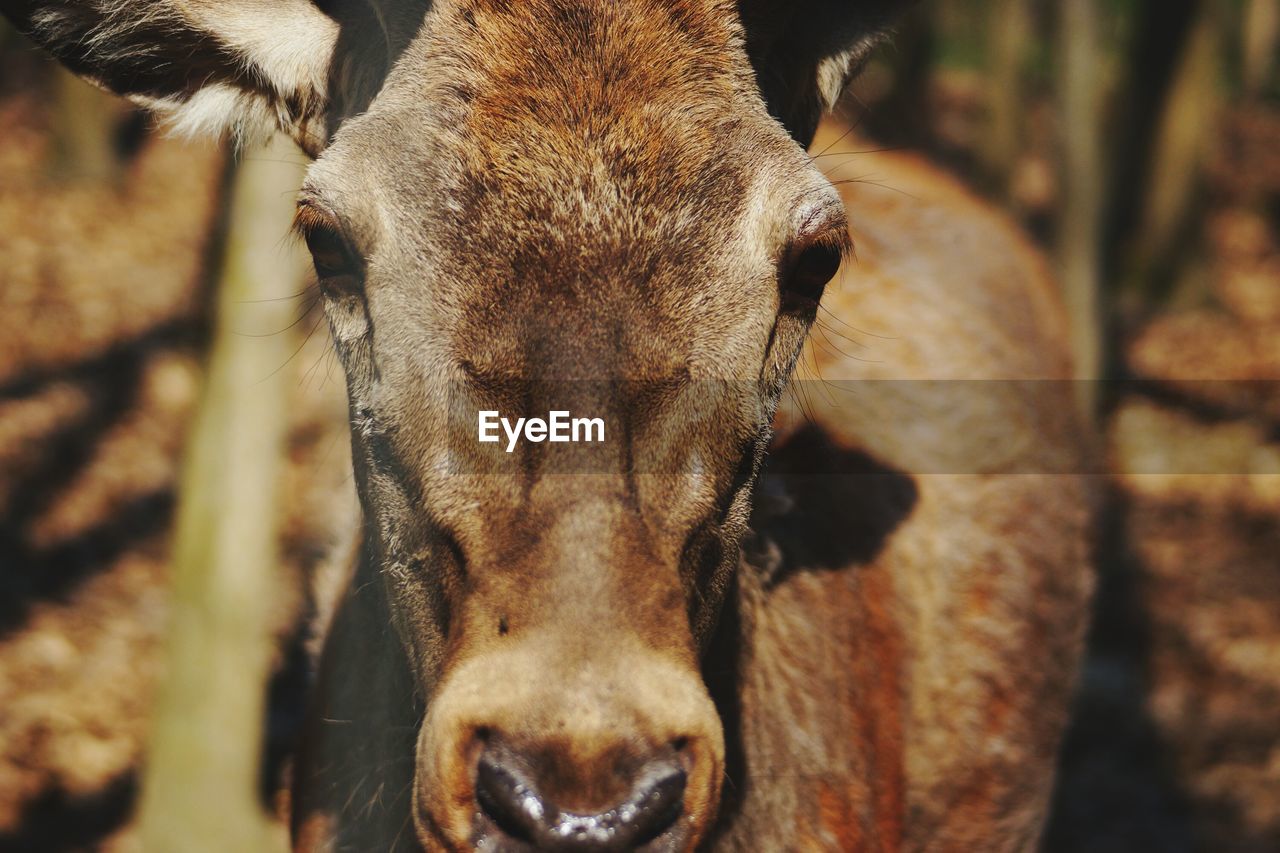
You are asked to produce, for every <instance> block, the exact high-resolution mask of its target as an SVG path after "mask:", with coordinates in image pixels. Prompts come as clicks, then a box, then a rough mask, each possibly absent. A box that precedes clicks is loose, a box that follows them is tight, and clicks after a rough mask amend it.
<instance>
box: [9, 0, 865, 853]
mask: <svg viewBox="0 0 1280 853" xmlns="http://www.w3.org/2000/svg"><path fill="white" fill-rule="evenodd" d="M36 5H37V6H41V5H42V4H36ZM137 5H138V6H139V10H135V11H134V13H133V14H135V15H136V16H138V20H137V21H134V22H133V24H134V26H132V28H130V27H127V26H125V24H127V23H130V22H128V21H123V20H113V19H109V18H102V19H101V20H96V21H89V22H88V23H86V22H84V21H82V20H80V18H81V17H84V16H88V15H91V14H99V13H95V12H92V11H85V10H86V9H101V10H104V11H101V12H100V14H101V15H103V16H108V15H114V16H117V17H124V16H126V15H128V14H129V9H130V8H131V4H128V3H125V4H120V3H105V2H104V3H100V4H84V5H83V6H82V7H80V8H77V9H69V8H65V7H63V5H62V4H50V5H49V8H46V9H44V10H43V11H39V10H38V11H36V12H34V13H32V12H28V13H27V15H28V20H27V26H28V28H32V27H34V29H35V32H36V33H37V36H38V37H39V36H41V35H43V36H44V37H45V40H46V41H47V42H48V43H49V44H51V45H52V46H53V47H54V49H55V50H59V49H61V52H62V54H63V57H64V59H67V61H68V62H70V63H71V64H73V65H77V66H79V67H82V69H83V70H86V71H88V72H89V73H94V74H97V76H99V77H100V78H101V79H104V80H106V81H107V82H108V83H109V84H111V85H113V86H116V87H117V88H120V89H123V90H126V91H130V92H133V93H134V94H136V95H138V96H140V97H144V98H146V99H147V100H148V101H149V102H151V103H159V104H161V105H170V106H173V107H176V108H178V109H185V110H186V111H187V113H188V114H194V113H197V112H204V113H207V112H208V110H209V104H211V103H214V102H215V101H218V102H230V101H231V100H235V99H239V100H237V101H236V103H238V104H239V105H240V106H241V107H242V108H243V109H244V110H249V111H250V113H251V114H254V115H257V116H259V117H263V116H266V117H268V118H271V119H273V120H275V121H278V122H279V123H280V124H282V125H283V126H285V127H286V128H287V129H290V130H292V131H293V132H294V133H295V135H296V136H297V138H298V139H299V140H300V141H301V142H302V143H303V144H304V145H305V146H306V147H308V148H309V149H310V150H312V151H313V153H317V154H319V158H318V160H317V162H316V163H315V164H314V166H313V168H312V169H311V171H310V174H309V176H308V178H307V180H306V184H305V186H304V188H303V190H302V194H301V198H300V204H299V217H298V229H299V231H300V232H301V233H302V235H303V236H304V237H305V238H306V240H307V242H308V245H309V246H310V247H311V249H312V252H313V255H314V258H315V262H316V269H317V274H318V277H319V280H320V287H321V290H322V292H323V294H324V305H325V311H326V313H327V316H328V319H329V324H330V328H331V330H332V334H333V339H334V344H335V347H336V348H337V352H338V354H339V356H340V359H341V361H342V364H343V366H344V368H345V372H346V378H347V385H348V392H349V399H350V412H351V425H352V441H353V446H354V451H355V460H356V469H357V470H356V474H357V484H358V488H359V492H360V497H361V501H362V505H363V508H364V514H365V528H366V544H365V549H366V552H367V556H368V558H369V559H371V560H372V561H373V562H374V563H375V564H376V566H378V567H379V569H380V574H381V577H382V580H383V582H384V584H385V587H386V597H387V599H388V601H389V602H390V604H391V609H392V612H393V614H394V616H393V618H394V622H395V628H396V630H397V632H398V635H399V637H400V639H401V642H402V643H403V646H404V648H405V650H406V653H407V656H408V658H409V660H410V662H411V664H412V668H413V670H414V676H415V679H416V682H417V684H418V688H419V692H420V695H421V698H422V699H423V700H425V704H426V709H427V711H426V716H425V719H424V721H423V724H422V727H421V732H420V735H419V737H418V746H417V755H416V782H415V820H416V824H417V828H418V833H419V836H420V837H421V839H422V840H423V842H424V843H425V844H427V845H428V846H430V847H450V848H454V847H459V846H464V845H467V844H484V845H489V846H491V847H512V848H515V849H518V848H519V847H520V846H522V845H533V846H539V847H562V848H565V849H631V848H634V847H637V846H641V845H646V844H648V845H652V846H651V848H650V849H684V848H691V847H692V846H694V845H695V844H696V843H697V842H698V840H699V839H700V838H701V837H702V836H703V835H704V834H705V832H706V830H707V828H708V826H709V824H710V822H711V820H712V818H713V816H714V812H715V808H716V803H717V799H718V793H719V790H718V788H719V780H720V778H721V775H722V764H723V745H722V733H721V726H720V722H719V720H718V718H717V714H716V711H715V708H714V706H713V705H712V703H711V700H710V698H709V696H708V694H707V691H706V688H705V687H704V685H703V682H702V679H701V675H700V672H699V665H698V661H699V652H700V650H701V648H702V646H703V644H704V643H705V642H706V641H707V639H708V637H709V634H710V632H711V630H712V628H713V627H714V624H715V621H716V617H717V613H718V610H719V608H720V605H721V603H722V599H723V597H724V594H725V591H726V588H727V587H728V584H729V581H730V579H731V575H732V572H733V571H734V570H735V568H736V566H737V562H738V552H737V543H738V539H739V537H740V536H741V534H742V532H743V529H744V525H745V522H746V518H747V513H748V501H749V494H750V489H751V485H752V482H753V480H754V477H755V473H756V469H757V467H758V463H759V460H760V458H761V455H762V453H763V450H764V447H765V444H766V442H767V441H768V437H769V424H770V421H771V418H772V415H773V411H774V408H775V405H776V403H777V400H778V397H779V394H780V393H781V391H782V389H783V387H784V385H785V382H786V380H787V378H788V376H789V374H790V371H791V368H792V365H793V364H794V361H795V359H796V357H797V355H798V353H799V350H800V346H801V343H802V341H803V337H804V335H805V333H806V331H807V328H808V324H809V322H810V321H811V319H812V317H813V313H814V311H815V310H816V306H817V300H818V299H819V298H820V296H821V292H822V288H823V286H824V285H825V284H826V282H827V281H828V279H830V278H831V277H832V276H833V275H834V274H835V272H836V269H837V267H838V265H839V263H840V260H841V256H842V253H843V251H844V249H845V247H846V243H847V233H848V231H847V227H846V222H845V214H844V211H843V209H842V206H841V203H840V200H839V197H838V196H837V195H836V193H835V192H834V190H833V189H832V187H831V186H830V185H829V184H828V183H827V182H826V181H825V179H824V178H823V177H822V175H821V174H820V173H819V172H818V171H817V169H816V168H815V167H814V166H813V165H812V164H811V162H810V161H809V159H808V157H807V155H806V154H805V153H804V151H803V150H802V148H801V146H800V145H799V144H797V140H800V141H804V140H806V139H807V138H808V136H809V134H811V132H812V129H813V125H814V123H815V122H816V116H817V114H818V112H819V110H820V108H821V107H823V106H824V105H825V104H827V103H828V102H829V101H830V99H832V98H833V97H834V96H835V94H836V93H837V92H838V90H839V89H840V88H841V86H842V85H843V82H844V80H845V78H846V77H847V74H848V73H849V69H850V68H851V67H852V66H853V65H855V64H856V61H857V60H858V58H859V57H860V56H861V55H862V53H864V52H865V49H866V46H867V44H868V43H869V36H870V34H871V33H872V31H873V30H874V29H875V26H876V25H879V24H880V23H882V19H883V16H884V11H885V10H884V9H883V8H882V6H884V5H887V4H883V3H870V2H869V3H862V4H859V3H841V4H836V3H831V4H827V3H825V2H816V0H815V2H813V3H810V4H808V8H803V7H805V6H806V4H790V3H771V2H766V0H756V2H742V3H738V4H734V3H726V2H719V0H671V2H659V0H609V2H603V0H601V2H592V0H529V2H522V3H518V4H515V3H506V2H486V0H437V2H435V3H433V4H430V6H429V8H425V7H414V8H413V9H410V8H409V7H410V5H411V4H404V7H403V8H401V7H395V8H392V9H383V10H382V11H383V13H384V14H383V15H381V16H379V17H378V18H377V21H378V23H379V27H376V28H375V27H374V26H373V24H372V23H371V22H370V21H369V20H367V19H366V15H367V7H365V6H363V5H362V4H351V5H352V6H353V7H354V6H359V9H355V8H353V9H347V8H346V6H345V5H344V4H337V10H336V11H335V9H333V8H329V9H328V11H327V12H321V11H320V10H319V9H317V8H316V7H314V6H311V5H310V4H308V3H289V4H282V5H283V6H285V7H286V12H285V13H282V14H285V17H290V16H291V19H292V21H293V22H294V26H293V30H294V32H292V33H281V34H280V35H278V36H273V35H272V31H271V30H270V29H269V28H270V26H271V24H270V23H269V22H265V21H260V20H258V19H257V17H255V16H258V15H260V14H261V13H259V12H256V11H255V6H254V4H251V3H247V2H246V3H241V4H233V3H229V4H226V8H225V9H223V10H221V11H219V10H218V9H216V8H215V7H216V4H206V3H199V4H197V3H191V4H189V5H188V4H185V3H176V2H175V3H172V4H150V3H147V4H143V3H139V4H137ZM793 5H795V8H793ZM26 6H30V4H26ZM143 6H146V7H148V8H149V9H150V10H151V11H149V12H146V11H144V10H141V7H143ZM828 6H831V7H832V8H827V7H828ZM846 7H855V8H854V10H852V11H851V10H850V9H848V8H846ZM19 8H20V9H22V8H24V6H23V5H22V4H20V7H19ZM156 8H160V9H161V10H162V13H161V14H157V13H156V11H155V9H156ZM165 15H169V16H170V17H169V18H168V19H165V18H164V16H165ZM144 19H145V21H147V22H150V23H148V25H149V26H156V27H160V28H161V29H166V28H172V29H174V30H175V31H180V32H182V33H184V34H185V36H186V38H187V39H188V41H194V42H196V43H201V39H202V38H203V36H202V35H201V34H202V33H204V35H207V36H208V37H209V39H211V40H213V41H215V42H216V44H217V46H218V51H214V52H213V53H211V54H210V53H207V52H206V53H205V54H201V53H200V52H199V51H194V52H191V51H190V47H189V45H188V46H187V49H188V51H189V53H188V55H196V56H206V59H207V61H206V62H205V63H204V64H203V65H201V66H200V67H199V68H198V69H194V70H191V71H188V72H187V73H186V74H185V75H184V76H181V77H179V78H175V79H160V80H152V79H151V78H150V77H147V76H146V75H143V74H141V72H136V71H135V72H130V71H129V69H128V68H124V69H122V68H121V66H120V65H119V64H118V59H119V57H120V56H124V55H126V54H127V53H128V51H122V50H117V51H116V52H115V54H114V56H115V57H116V60H112V59H111V58H110V56H109V55H108V54H107V53H106V52H105V51H104V54H103V56H102V57H99V56H97V55H94V54H87V53H84V52H83V50H82V48H81V47H79V46H77V45H81V46H82V45H85V44H93V43H94V42H93V40H92V39H85V38H83V37H81V38H79V40H75V39H74V38H73V37H74V36H76V35H77V30H76V27H77V26H80V28H81V29H82V30H84V29H85V28H86V27H88V28H89V29H92V28H93V27H97V28H98V31H99V32H101V33H107V34H108V35H104V36H103V37H102V38H99V39H98V41H97V42H96V43H97V44H99V45H102V44H106V43H108V42H109V41H110V37H115V38H120V39H128V38H137V37H138V33H139V32H144V33H145V28H144V27H143V26H142V24H141V22H142V21H143V20H144ZM157 21H159V22H160V23H156V22H157ZM111 34H114V35H111ZM83 35H84V34H83V33H80V36H83ZM159 35H160V33H157V34H156V36H157V37H159ZM374 36H376V38H375V37H374ZM273 38H274V39H280V40H288V39H292V40H293V41H294V42H295V44H294V52H293V53H289V52H288V51H286V50H284V49H283V48H282V46H281V44H280V43H278V42H277V41H273ZM308 48H309V49H310V50H311V51H312V52H314V53H315V54H316V56H311V55H310V54H308V53H307V52H306V49H308ZM76 51H80V52H76ZM228 56H231V57H234V58H236V59H237V61H228V60H227V57H228ZM219 57H221V59H220V60H219V61H216V62H215V61H214V60H215V59H218V58H219ZM317 57H318V58H317ZM319 60H323V61H319ZM174 61H175V62H177V59H176V57H175V60H174ZM113 63H114V64H113ZM179 66H180V63H179ZM137 67H139V68H141V67H144V66H143V65H142V64H139V65H138V66H137ZM145 67H148V68H149V67H151V66H150V65H146V66H145ZM371 67H380V68H387V69H389V70H388V71H387V73H386V74H385V75H381V74H373V73H371V72H370V71H369V69H370V68H371ZM246 68H248V69H249V71H251V72H252V73H246V71H245V69H246ZM140 81H141V82H140ZM197 81H198V84H199V85H200V86H204V87H206V88H204V89H197V88H196V85H197ZM144 83H145V85H143V84H144ZM210 85H212V86H213V87H214V89H215V90H218V87H221V90H218V91H220V92H221V94H220V95H219V98H220V99H221V101H219V99H218V98H212V97H211V96H210V94H209V93H210V91H211V90H210V89H209V88H207V87H208V86H210ZM228 93H230V94H231V95H234V98H230V96H229V95H228ZM356 112H358V113H359V115H358V116H357V117H353V118H347V116H348V115H350V114H353V113H356ZM205 117H206V116H204V115H201V116H197V118H200V119H201V120H204V118H205ZM779 117H781V118H782V119H783V121H779ZM188 118H190V115H188ZM219 121H221V118H219ZM784 122H785V123H784ZM485 411H496V412H499V413H501V415H502V416H504V417H506V418H508V419H510V420H516V419H518V418H530V417H545V416H546V415H547V414H548V413H550V412H554V411H564V412H568V413H570V414H571V415H572V416H575V417H577V416H581V417H587V418H591V419H598V420H599V421H601V422H602V423H603V433H604V435H603V441H599V442H598V443H592V444H573V443H572V442H570V443H565V444H556V443H553V442H547V441H542V442H538V441H533V440H526V441H523V442H518V443H516V444H515V445H514V446H512V447H511V448H510V451H508V448H507V446H506V441H505V437H504V440H503V441H500V442H498V443H485V442H481V441H480V440H479V438H480V436H479V429H478V419H479V416H480V413H481V412H485ZM404 701H406V702H408V701H412V698H411V697H405V700H404Z"/></svg>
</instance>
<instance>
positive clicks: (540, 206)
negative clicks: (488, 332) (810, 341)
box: [319, 0, 816, 345]
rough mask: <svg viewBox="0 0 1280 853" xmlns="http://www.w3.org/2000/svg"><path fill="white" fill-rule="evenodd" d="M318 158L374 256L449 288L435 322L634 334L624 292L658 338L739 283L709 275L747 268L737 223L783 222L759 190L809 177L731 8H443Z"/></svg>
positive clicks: (630, 2) (553, 3)
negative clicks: (386, 255)
mask: <svg viewBox="0 0 1280 853" xmlns="http://www.w3.org/2000/svg"><path fill="white" fill-rule="evenodd" d="M343 137H346V138H345V139H344V138H343ZM371 152H376V153H371ZM325 160H326V161H329V162H327V163H322V165H321V168H320V171H319V174H322V175H323V174H326V173H327V174H329V175H330V176H331V177H338V176H337V175H335V173H340V172H344V171H346V169H345V167H346V166H352V167H353V168H356V169H358V170H360V169H362V170H364V174H363V177H364V180H365V183H366V186H364V187H356V186H351V187H350V188H349V192H348V193H346V195H348V196H349V197H351V198H357V199H359V198H361V197H363V199H364V200H363V201H358V203H364V204H369V203H370V202H369V201H368V200H367V199H369V198H370V197H377V198H378V199H380V201H379V202H375V203H376V204H377V206H378V207H379V208H381V210H380V211H379V214H378V217H375V218H381V219H382V220H383V227H381V228H379V229H377V230H378V231H379V232H380V234H379V236H380V237H381V238H383V240H384V242H388V243H390V242H395V243H397V244H399V245H398V246H397V247H396V248H394V249H389V248H388V247H386V246H383V247H382V248H383V250H384V251H396V252H397V253H398V254H399V255H400V259H399V260H397V261H394V262H389V263H392V264H394V265H400V264H402V263H404V259H405V258H409V259H410V261H409V262H410V263H412V262H413V261H412V258H413V257H415V256H416V257H420V258H428V259H429V263H430V265H431V275H432V277H434V278H436V279H438V280H440V281H443V282H454V283H456V282H461V281H465V282H466V283H467V286H466V288H465V289H461V288H458V287H456V286H449V285H445V286H442V288H441V291H440V292H437V293H436V294H435V298H436V299H438V300H439V301H441V302H445V303H448V302H449V301H450V300H460V301H465V302H466V304H465V305H458V306H456V307H457V308H458V309H459V310H458V312H457V313H455V314H454V315H453V317H452V323H451V327H452V328H454V329H457V328H459V327H460V326H461V327H462V328H463V329H465V328H466V327H467V326H471V325H474V326H477V327H479V328H486V327H487V328H493V327H494V324H496V323H503V324H511V323H519V322H520V321H521V318H522V316H527V317H528V318H529V319H531V320H535V319H537V318H538V317H539V316H541V315H539V314H537V312H539V311H544V310H545V308H546V306H548V305H549V304H553V303H555V301H556V300H561V301H562V302H563V301H564V300H570V301H574V302H576V303H578V304H583V303H594V305H595V308H596V311H595V314H594V317H590V318H589V317H585V316H584V317H579V319H580V320H582V321H583V325H582V329H583V330H590V329H595V330H596V331H599V332H600V333H601V334H604V335H607V334H610V332H608V329H606V326H609V327H610V328H612V327H611V326H610V325H609V324H600V323H593V322H590V321H591V320H593V319H600V318H601V317H607V316H613V317H615V318H616V317H617V316H618V314H619V313H628V314H629V315H630V316H629V317H628V320H629V325H631V326H637V325H638V326H639V327H643V326H644V325H646V323H645V322H644V321H645V319H646V317H644V316H640V315H641V313H642V312H638V311H633V310H631V309H632V307H633V305H634V303H635V302H636V301H637V299H639V300H642V301H646V302H647V304H646V306H645V311H644V312H643V313H644V314H647V315H648V319H651V320H667V321H669V320H671V319H674V318H681V319H680V320H678V321H677V323H676V328H679V327H681V326H683V325H684V324H685V323H686V322H688V321H687V320H684V319H683V318H684V317H688V316H690V312H689V311H688V310H687V309H688V307H689V303H690V300H691V299H693V298H698V299H702V300H706V299H711V300H713V301H723V300H722V297H723V298H725V299H727V298H728V296H727V295H725V294H719V295H717V294H714V293H708V292H707V285H708V282H710V281H714V280H716V279H726V278H728V279H737V280H738V281H739V282H741V281H742V278H743V276H741V275H730V276H726V275H725V273H726V272H727V271H726V269H725V268H724V266H725V265H726V264H737V265H739V266H740V267H741V266H743V265H745V264H750V263H757V264H758V262H759V251H760V250H759V249H758V248H756V249H755V251H750V250H748V249H746V248H744V244H746V245H748V246H751V247H758V246H760V245H763V246H765V247H766V251H767V250H768V247H770V246H772V245H773V244H775V243H777V242H778V241H777V240H768V239H766V240H760V239H759V238H760V236H761V235H760V234H759V233H754V232H753V233H750V234H747V233H745V232H744V231H743V220H744V218H749V217H748V214H749V213H751V212H752V211H754V212H756V213H760V212H761V211H762V210H767V211H768V212H769V213H770V214H771V217H772V219H776V220H778V223H779V228H781V227H782V226H781V223H782V222H783V220H785V219H786V217H787V215H788V212H789V205H788V204H780V205H778V204H774V205H762V204H759V201H760V196H761V194H762V192H763V191H764V190H763V187H765V186H766V185H768V184H783V183H785V182H784V181H783V180H781V179H784V178H787V177H793V178H798V177H802V175H803V174H804V172H805V170H806V169H807V168H808V162H807V159H806V158H805V157H804V155H803V153H802V152H801V151H800V149H799V148H798V146H796V145H795V144H794V142H792V141H791V140H790V139H789V137H788V136H787V134H786V133H785V131H784V130H783V129H782V127H781V126H780V125H779V124H778V123H777V122H776V121H775V120H774V119H773V118H771V117H770V116H769V114H768V112H767V109H766V108H765V106H764V104H763V102H762V100H761V98H760V95H759V92H758V89H756V88H755V84H754V78H753V72H752V69H751V65H750V61H749V59H748V57H747V55H746V52H745V47H744V43H743V37H742V32H741V29H740V25H739V23H738V20H737V17H736V15H735V14H733V10H732V4H731V3H729V4H726V3H722V2H718V1H717V2H713V0H681V2H659V0H599V2H581V0H575V2H569V0H528V2H522V3H519V4H509V3H505V2H496V1H495V0H470V2H464V1H463V0H451V2H441V3H439V4H438V5H437V6H436V7H435V8H434V9H433V11H432V13H431V14H430V15H429V16H428V17H427V19H426V21H425V22H424V28H423V32H422V34H421V36H420V37H419V39H418V41H417V42H415V43H414V44H413V45H412V46H411V47H410V49H409V50H408V51H407V53H406V55H405V56H404V57H403V58H402V59H401V61H400V63H399V65H398V66H397V68H396V69H395V72H394V73H393V75H392V77H391V79H390V80H389V81H388V85H387V87H386V89H385V90H384V92H383V93H382V94H381V95H380V96H379V98H378V99H377V100H376V101H375V102H374V104H373V106H372V108H371V109H370V111H369V113H368V114H367V115H366V116H365V117H363V118H362V119H360V120H357V121H356V122H353V123H352V125H351V126H349V127H348V128H346V129H344V131H343V133H342V134H340V138H339V141H338V144H337V145H335V147H334V149H333V150H332V151H331V152H330V153H329V154H328V155H326V158H325ZM373 170H376V174H374V173H372V172H373ZM814 175H816V172H815V173H814ZM809 178H810V179H812V178H813V176H812V175H811V176H809ZM803 184H804V182H803V181H801V182H799V183H797V182H795V181H794V180H793V181H792V189H794V188H795V187H796V186H802V185H803ZM371 190H372V191H371ZM757 218H758V217H757ZM766 236H771V235H766ZM766 271H767V270H766ZM770 286H771V285H770ZM729 295H732V294H729ZM766 295H768V294H767V293H766ZM736 298H737V300H738V302H739V304H741V303H743V301H744V300H742V298H741V294H739V295H738V296H737V297H736ZM561 307H563V306H561ZM720 307H721V308H722V309H723V308H724V306H720ZM766 307H767V306H766ZM446 310H447V305H446ZM698 313H701V314H705V313H707V312H698ZM724 313H725V316H724V317H723V318H721V322H733V314H734V312H733V311H727V312H724ZM459 314H461V315H462V316H459ZM535 315H536V316H535ZM560 316H561V317H570V316H572V313H571V312H569V311H567V310H566V311H562V312H561V313H560ZM666 326H667V328H668V329H672V324H671V323H670V322H667V324H666ZM538 327H539V323H537V322H532V323H531V324H530V328H531V329H536V328H538ZM579 337H580V336H579ZM520 339H521V338H520V336H514V337H511V338H509V342H510V343H512V344H513V345H514V344H515V343H516V342H519V341H520Z"/></svg>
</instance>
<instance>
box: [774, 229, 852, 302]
mask: <svg viewBox="0 0 1280 853" xmlns="http://www.w3.org/2000/svg"><path fill="white" fill-rule="evenodd" d="M842 236H843V235H837V234H830V235H822V236H821V237H818V238H817V239H809V240H806V241H805V242H804V243H802V244H801V245H799V246H797V247H796V248H795V249H794V250H793V252H792V253H791V258H790V263H789V264H788V265H787V266H786V268H785V269H784V270H783V278H782V282H781V284H782V296H783V307H784V309H785V308H789V309H792V310H797V309H803V308H812V307H813V306H814V305H816V304H817V302H818V300H820V299H821V298H822V291H823V290H824V289H825V288H826V286H827V282H829V281H831V279H833V278H835V275H836V271H837V270H838V269H840V261H841V260H842V259H843V256H844V253H843V252H842V250H841V247H842V244H841V242H840V238H841V237H842Z"/></svg>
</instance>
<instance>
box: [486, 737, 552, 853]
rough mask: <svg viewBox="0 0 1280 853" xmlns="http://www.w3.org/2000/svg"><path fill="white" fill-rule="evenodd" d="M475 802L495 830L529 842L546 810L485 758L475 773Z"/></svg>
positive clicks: (520, 781)
mask: <svg viewBox="0 0 1280 853" xmlns="http://www.w3.org/2000/svg"><path fill="white" fill-rule="evenodd" d="M476 801H477V802H478V803H479V804H480V808H481V809H483V810H484V813H485V814H487V815H488V816H489V818H490V819H491V820H492V821H493V822H494V823H495V824H497V825H498V828H499V829H501V830H502V831H503V832H505V833H506V834H507V835H510V836H511V837H512V838H515V839H518V840H520V841H528V842H533V841H534V840H535V838H536V836H537V834H538V830H539V829H540V828H541V827H542V826H544V825H545V824H544V821H545V818H546V807H545V806H544V804H543V802H542V800H541V799H540V798H539V797H538V795H537V794H536V793H535V792H534V790H533V789H532V788H531V787H530V786H529V785H528V783H526V782H525V781H524V780H523V779H521V778H520V777H519V776H518V775H516V773H515V772H513V771H512V770H510V769H508V768H506V767H504V766H503V765H501V764H499V763H498V762H497V761H495V760H493V759H492V758H490V757H489V756H488V755H484V756H481V758H480V766H479V768H478V769H477V771H476Z"/></svg>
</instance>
